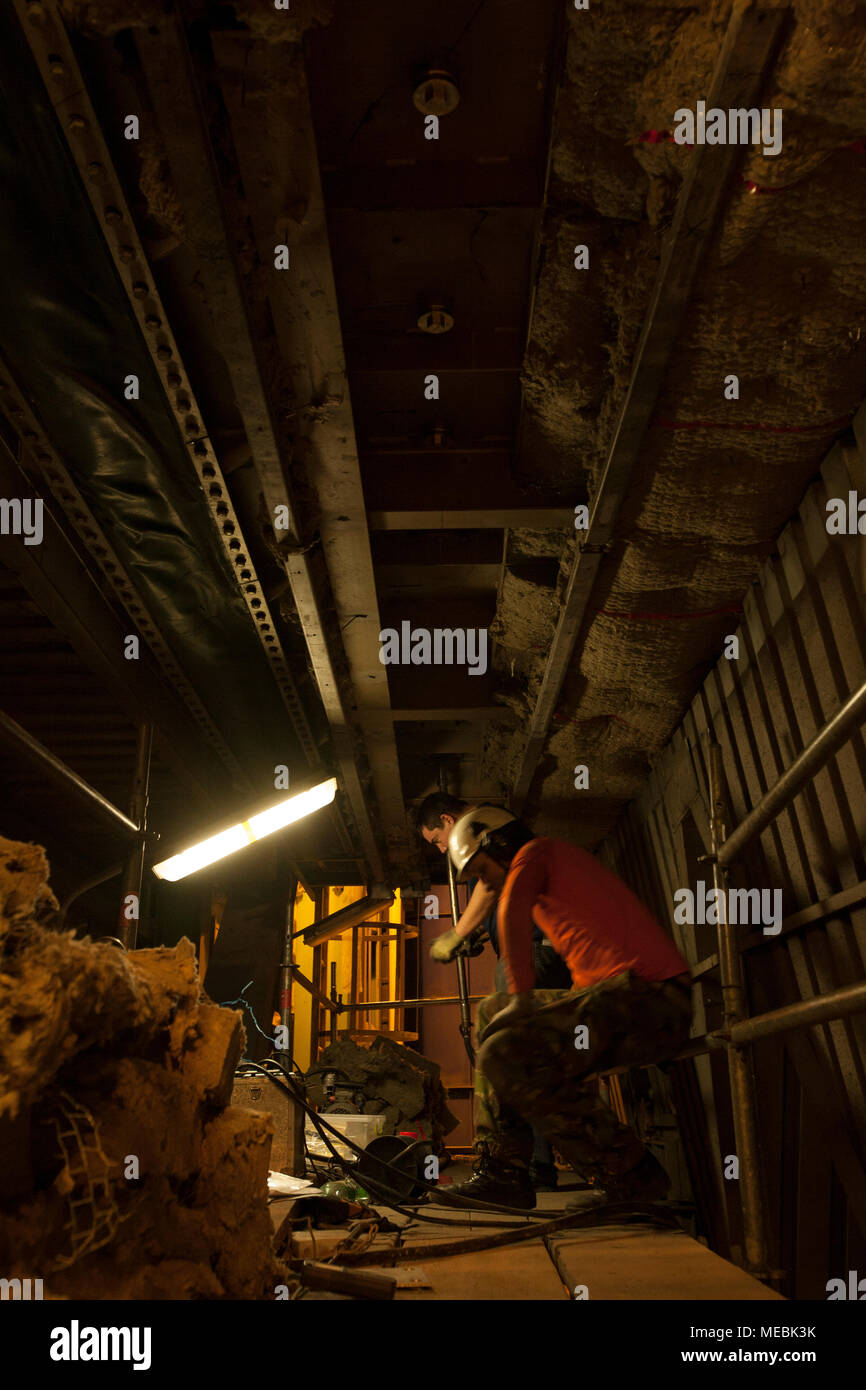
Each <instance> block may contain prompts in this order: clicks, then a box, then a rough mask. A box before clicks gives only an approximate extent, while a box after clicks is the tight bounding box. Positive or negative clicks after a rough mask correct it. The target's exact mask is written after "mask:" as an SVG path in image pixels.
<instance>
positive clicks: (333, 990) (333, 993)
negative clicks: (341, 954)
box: [331, 960, 340, 1043]
mask: <svg viewBox="0 0 866 1390" xmlns="http://www.w3.org/2000/svg"><path fill="white" fill-rule="evenodd" d="M331 1003H332V1004H333V1006H334V1007H333V1012H332V1013H331V1042H332V1043H335V1042H336V1041H337V1014H338V1013H339V1012H340V999H339V996H338V994H337V962H336V961H335V960H332V961H331Z"/></svg>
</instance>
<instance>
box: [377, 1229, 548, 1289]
mask: <svg viewBox="0 0 866 1390" xmlns="http://www.w3.org/2000/svg"><path fill="white" fill-rule="evenodd" d="M419 1263H420V1264H421V1265H422V1268H423V1269H424V1272H425V1274H426V1275H427V1278H428V1279H429V1281H430V1284H431V1285H432V1287H431V1288H426V1289H425V1288H418V1289H398V1290H397V1292H396V1293H395V1295H394V1297H395V1299H396V1300H397V1301H398V1302H399V1301H404V1302H405V1301H406V1300H412V1301H416V1302H417V1301H418V1300H420V1299H430V1300H433V1301H438V1302H442V1301H448V1300H456V1301H461V1302H462V1301H466V1302H475V1303H477V1302H483V1301H484V1300H487V1299H491V1300H495V1301H496V1302H503V1303H504V1302H513V1301H515V1300H519V1301H520V1302H538V1301H539V1300H542V1301H545V1300H550V1299H556V1300H557V1301H561V1300H562V1299H567V1298H568V1294H567V1293H566V1290H565V1288H564V1286H563V1283H562V1280H561V1279H560V1277H559V1275H558V1274H557V1272H556V1269H555V1267H554V1265H553V1261H552V1260H551V1258H550V1255H549V1254H548V1251H547V1249H546V1248H545V1245H544V1243H543V1241H541V1240H531V1241H526V1242H525V1243H524V1244H522V1245H510V1246H506V1247H505V1248H504V1249H501V1250H478V1251H475V1252H474V1253H472V1254H468V1255H449V1256H447V1257H446V1258H445V1259H443V1260H432V1259H429V1258H425V1259H424V1260H422V1261H419ZM387 1272H388V1271H386V1270H383V1273H387Z"/></svg>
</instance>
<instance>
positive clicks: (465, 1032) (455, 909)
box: [439, 763, 475, 1067]
mask: <svg viewBox="0 0 866 1390" xmlns="http://www.w3.org/2000/svg"><path fill="white" fill-rule="evenodd" d="M439 789H440V791H443V792H447V790H448V787H447V785H446V779H445V766H444V764H443V763H440V764H439ZM445 863H446V865H447V866H448V895H449V897H450V899H451V926H452V927H456V926H457V923H458V922H459V920H460V904H459V903H458V901H457V870H456V869H455V867H454V864H453V862H452V859H451V854H450V851H448V850H446V851H445ZM454 964H455V965H456V966H457V995H458V999H459V1003H460V1036H461V1038H462V1039H463V1046H464V1047H465V1048H466V1056H467V1057H468V1058H469V1064H470V1066H472V1067H474V1066H475V1049H474V1047H473V1046H472V1010H471V1009H470V1007H469V970H468V967H467V964H466V956H465V955H464V954H462V953H461V954H460V955H458V956H456V957H455V959H454Z"/></svg>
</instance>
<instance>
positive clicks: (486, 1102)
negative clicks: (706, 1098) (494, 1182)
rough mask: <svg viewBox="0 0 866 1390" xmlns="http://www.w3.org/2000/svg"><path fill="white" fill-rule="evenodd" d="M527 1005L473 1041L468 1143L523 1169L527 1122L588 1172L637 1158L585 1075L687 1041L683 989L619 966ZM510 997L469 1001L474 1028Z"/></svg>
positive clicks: (659, 1056)
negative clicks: (473, 1005)
mask: <svg viewBox="0 0 866 1390" xmlns="http://www.w3.org/2000/svg"><path fill="white" fill-rule="evenodd" d="M531 1000H532V1008H531V1010H530V1011H527V1013H526V1014H524V1015H521V1016H519V1017H518V1018H517V1019H515V1021H514V1022H513V1023H511V1024H509V1025H508V1026H507V1027H505V1028H502V1029H500V1030H499V1032H497V1033H494V1034H493V1036H492V1037H490V1038H488V1039H487V1041H486V1042H484V1043H483V1044H482V1045H481V1049H480V1051H479V1053H478V1058H477V1064H476V1072H475V1142H476V1145H479V1146H480V1145H481V1144H486V1146H487V1148H488V1151H489V1153H490V1155H491V1157H494V1158H497V1159H499V1160H500V1161H502V1162H506V1163H512V1164H514V1165H515V1166H517V1167H521V1168H522V1167H528V1165H529V1161H530V1158H531V1155H532V1145H533V1135H532V1131H533V1128H534V1129H536V1130H537V1131H538V1132H539V1133H541V1134H543V1135H544V1136H545V1138H547V1139H548V1140H549V1141H550V1143H551V1144H553V1145H555V1147H556V1148H557V1149H558V1150H559V1152H560V1153H561V1154H562V1156H563V1158H565V1159H566V1161H567V1162H568V1163H571V1164H573V1165H574V1167H575V1168H577V1169H578V1171H579V1172H581V1173H583V1174H584V1176H586V1177H588V1178H596V1179H599V1178H602V1177H605V1176H606V1177H611V1176H614V1175H616V1174H617V1173H619V1172H623V1171H625V1170H627V1169H629V1168H631V1167H633V1165H634V1164H635V1163H636V1162H637V1161H638V1160H639V1159H640V1157H641V1156H642V1154H643V1151H644V1148H643V1144H642V1143H641V1141H640V1140H639V1139H638V1137H637V1135H636V1134H635V1133H634V1132H633V1131H632V1130H631V1129H629V1128H628V1126H627V1125H624V1124H621V1123H620V1121H619V1120H618V1119H617V1118H616V1116H615V1115H614V1113H613V1111H612V1110H611V1109H610V1108H609V1107H608V1106H607V1105H605V1104H604V1102H603V1101H602V1100H601V1098H600V1096H599V1095H598V1090H597V1086H596V1083H595V1082H589V1083H587V1082H585V1081H584V1078H585V1077H587V1076H589V1075H590V1074H591V1073H593V1072H599V1071H605V1070H606V1069H607V1068H609V1067H615V1066H640V1065H642V1064H644V1063H647V1062H663V1061H666V1060H667V1059H669V1058H670V1057H673V1056H675V1055H676V1053H677V1052H679V1051H680V1050H681V1049H682V1048H683V1047H684V1046H685V1044H686V1042H687V1041H688V1038H689V1029H690V1024H691V1012H692V1010H691V996H690V992H689V990H688V989H687V988H683V986H682V985H679V984H674V983H673V982H672V981H663V982H661V983H657V982H654V981H649V980H643V979H641V978H639V977H638V976H637V975H632V974H631V973H630V972H628V971H625V972H624V973H623V974H621V975H614V976H612V977H611V978H610V979H608V980H602V981H601V983H600V984H596V985H590V986H588V987H587V988H584V989H571V990H561V989H538V990H533V992H532V996H531ZM510 1002H511V995H508V994H490V995H488V996H487V998H486V999H482V1001H481V1003H480V1004H479V1006H478V1016H477V1023H478V1035H479V1036H480V1035H481V1030H482V1029H483V1028H484V1027H486V1025H487V1024H488V1023H489V1022H490V1021H491V1019H493V1018H494V1017H495V1015H496V1014H497V1013H499V1011H500V1010H501V1009H504V1008H505V1007H506V1006H507V1005H508V1004H509V1003H510Z"/></svg>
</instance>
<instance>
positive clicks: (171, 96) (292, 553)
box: [135, 16, 385, 880]
mask: <svg viewBox="0 0 866 1390" xmlns="http://www.w3.org/2000/svg"><path fill="white" fill-rule="evenodd" d="M135 39H136V44H137V46H138V51H139V55H140V58H141V61H142V65H143V68H144V73H145V77H146V81H147V84H148V88H149V90H150V94H151V97H152V102H153V107H154V110H155V111H156V112H157V114H158V119H159V123H160V132H161V135H162V139H163V144H164V147H165V150H166V153H167V156H168V161H169V165H170V167H171V171H172V175H173V178H174V182H175V186H176V189H177V193H178V196H179V198H180V201H181V203H182V206H183V209H184V217H185V224H186V230H187V242H188V244H189V246H190V249H191V251H192V252H193V254H194V255H195V256H196V258H197V260H198V262H199V265H200V268H201V281H202V283H203V285H204V287H205V291H206V295H207V299H208V303H209V307H210V311H211V314H212V316H213V323H214V329H215V333H216V335H217V341H218V346H219V349H220V351H221V352H222V354H223V356H224V358H225V361H226V365H227V369H228V372H229V375H230V378H231V382H232V387H233V390H234V394H235V400H236V403H237V407H238V410H239V413H240V415H241V418H242V421H243V424H244V429H245V431H246V434H247V438H248V441H249V444H250V451H251V455H252V460H253V464H254V467H255V469H256V472H257V475H258V478H259V482H260V485H261V488H262V494H263V498H264V505H265V509H266V511H267V513H268V516H269V518H270V519H271V521H272V520H273V518H274V517H275V515H276V509H277V507H286V508H287V509H288V521H289V525H288V529H287V533H286V534H287V540H286V541H285V542H284V544H283V545H282V546H281V554H282V559H283V563H284V565H285V569H286V573H287V575H288V578H289V582H290V585H291V592H292V598H293V600H294V603H295V607H296V609H297V612H298V617H299V619H300V623H301V627H302V630H303V633H304V638H305V641H306V644H307V649H308V653H309V658H310V663H311V666H312V669H313V674H314V677H315V680H316V684H317V687H318V691H319V695H320V698H321V700H322V704H323V706H324V709H325V714H326V716H327V718H328V722H329V725H330V728H331V737H332V743H333V748H334V755H335V760H336V763H337V769H338V771H339V776H340V783H341V789H342V791H343V792H344V793H345V795H346V797H347V800H348V804H349V806H350V807H351V811H352V814H353V816H354V819H355V822H356V824H357V829H358V834H359V838H360V843H361V846H362V848H363V852H364V856H365V859H366V861H367V865H368V867H369V870H370V875H371V878H372V879H375V880H381V879H383V878H384V876H385V874H384V859H383V854H382V848H381V828H380V826H379V824H378V823H377V821H376V818H375V816H374V812H373V809H372V807H371V804H370V803H371V797H370V795H369V791H368V788H367V786H366V785H365V782H364V780H363V778H362V775H361V772H360V770H359V766H358V744H359V741H360V736H359V728H358V724H357V719H356V717H355V716H354V714H353V711H352V709H351V701H350V700H349V699H347V698H346V694H345V693H344V685H345V677H344V675H343V669H342V668H343V667H344V666H345V652H344V651H343V650H341V649H340V642H339V639H338V638H336V639H335V638H334V636H333V635H332V634H331V630H330V626H331V625H330V624H329V623H328V621H327V620H326V617H325V614H324V611H323V610H324V609H325V607H326V606H327V604H328V596H327V594H326V593H325V592H323V588H322V585H321V582H320V580H319V578H318V576H317V574H316V572H315V567H314V558H313V556H312V555H311V549H312V544H311V539H312V538H310V537H308V536H306V535H305V533H304V530H303V527H302V524H301V518H300V514H299V509H298V502H297V497H296V495H295V488H294V485H293V483H292V482H291V481H290V475H289V467H288V460H289V459H290V458H291V456H292V441H291V430H290V425H291V419H292V411H291V409H290V406H291V402H292V400H293V393H292V388H291V381H290V380H289V379H288V378H287V375H286V372H285V369H284V367H283V365H282V364H281V363H280V361H279V359H278V356H277V354H276V353H274V352H273V351H272V350H271V347H270V345H269V344H268V341H267V340H268V325H267V323H266V319H265V316H263V314H262V309H263V307H264V306H263V305H262V304H261V302H255V303H249V305H248V302H247V301H245V298H244V294H243V291H242V289H241V283H240V278H239V274H238V270H237V267H236V265H235V261H234V257H233V252H232V241H233V239H234V238H233V236H232V234H231V233H230V230H229V226H228V222H227V214H226V210H225V208H224V204H223V190H222V189H221V187H220V180H219V176H218V173H217V169H216V162H215V159H214V156H213V153H212V150H211V146H210V139H209V134H208V130H207V124H206V120H205V117H204V114H203V112H202V109H201V106H200V103H199V98H198V94H197V82H196V74H195V71H194V69H193V66H192V61H191V59H190V55H189V52H188V49H187V45H186V37H185V33H184V30H183V27H182V24H181V23H180V21H179V20H177V19H176V18H175V17H171V16H168V17H166V19H165V20H164V21H163V22H161V23H160V24H153V25H151V26H149V28H148V29H147V30H144V29H137V30H136V31H135ZM277 48H278V50H279V56H280V58H284V57H285V55H286V48H287V46H286V45H277ZM275 241H276V237H272V239H271V243H272V244H271V250H270V256H269V259H268V261H267V264H269V265H270V266H271V267H272V266H273V243H274V242H275ZM266 380H267V382H268V386H267V387H266V386H265V381H266ZM275 396H278V397H280V398H281V406H280V410H279V415H278V413H277V410H276V407H275V403H274V402H275Z"/></svg>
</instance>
